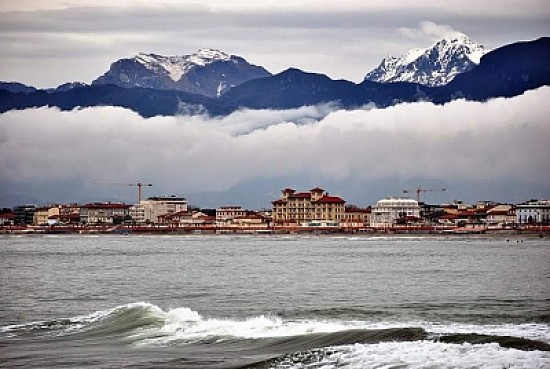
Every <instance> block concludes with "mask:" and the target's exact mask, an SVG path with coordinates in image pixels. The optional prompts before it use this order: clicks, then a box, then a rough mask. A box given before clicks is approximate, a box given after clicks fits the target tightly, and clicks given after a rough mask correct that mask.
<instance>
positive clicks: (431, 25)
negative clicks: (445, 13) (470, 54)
mask: <svg viewBox="0 0 550 369" xmlns="http://www.w3.org/2000/svg"><path fill="white" fill-rule="evenodd" d="M399 33H400V34H401V35H402V36H405V37H407V38H411V39H416V40H429V41H430V42H435V41H438V40H441V39H442V38H448V37H453V36H459V35H463V34H464V33H462V32H460V31H457V30H455V29H454V28H453V27H451V26H449V25H446V24H437V23H435V22H431V21H422V22H420V23H419V24H418V27H416V28H407V27H402V28H399Z"/></svg>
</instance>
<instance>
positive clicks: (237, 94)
mask: <svg viewBox="0 0 550 369" xmlns="http://www.w3.org/2000/svg"><path fill="white" fill-rule="evenodd" d="M549 59H550V37H542V38H539V39H537V40H533V41H525V42H518V43H513V44H510V45H505V46H502V47H500V48H498V49H495V50H493V51H491V52H489V53H487V54H485V55H484V56H483V57H481V59H480V63H479V65H476V66H474V67H473V68H472V69H471V70H469V71H467V72H464V73H461V74H459V75H457V76H456V77H455V78H454V79H453V80H452V81H451V82H449V83H448V84H446V85H443V86H439V87H429V86H424V85H421V84H416V83H408V82H393V83H379V82H372V81H369V80H365V81H363V82H361V83H358V84H356V83H353V82H350V81H347V80H333V79H331V78H330V77H328V76H326V75H324V74H320V73H311V72H304V71H301V70H299V69H296V68H289V69H287V70H285V71H283V72H281V73H278V74H275V75H270V76H266V77H262V78H256V79H253V80H249V81H246V82H243V83H241V84H240V85H238V86H235V87H233V88H232V89H230V90H228V91H227V92H226V93H224V94H222V95H221V96H219V97H217V96H211V97H208V96H204V95H201V94H197V93H189V92H185V91H177V90H166V89H154V88H145V87H120V86H118V85H112V84H97V83H96V84H92V85H80V84H71V85H70V86H68V87H70V88H66V89H65V88H61V89H58V90H54V91H47V90H36V91H31V92H29V93H25V92H23V91H19V92H13V91H9V90H7V89H2V88H1V87H0V113H2V112H6V111H8V110H13V109H25V108H30V107H38V106H57V107H59V108H60V109H62V110H71V109H74V108H76V107H91V106H109V105H111V106H120V107H124V108H127V109H131V110H133V111H135V112H137V113H138V114H140V115H142V116H144V117H151V116H156V115H182V114H211V115H227V114H230V113H231V112H234V111H235V110H238V109H290V108H297V107H300V106H304V105H317V104H321V103H328V102H331V103H335V104H336V105H337V106H339V107H341V108H345V109H353V108H357V107H361V106H364V105H367V104H373V105H375V106H376V107H379V108H383V107H387V106H391V105H395V104H398V103H402V102H415V101H430V102H432V103H435V104H443V103H446V102H449V101H452V100H454V99H458V98H464V99H468V100H473V101H485V100H487V99H490V98H495V97H511V96H516V95H519V94H521V93H523V92H525V91H526V90H530V89H535V88H538V87H541V86H544V85H550V66H549V65H548V63H546V62H545V61H546V60H549ZM16 87H20V86H16Z"/></svg>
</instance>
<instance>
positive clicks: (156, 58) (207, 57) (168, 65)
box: [133, 49, 231, 82]
mask: <svg viewBox="0 0 550 369" xmlns="http://www.w3.org/2000/svg"><path fill="white" fill-rule="evenodd" d="M133 59H134V60H135V61H137V62H138V63H140V64H142V65H143V66H145V67H146V68H148V69H151V70H155V71H162V70H164V72H165V73H166V75H167V76H169V77H170V78H171V79H172V80H173V81H174V82H177V81H179V80H180V79H181V77H182V76H183V75H184V74H186V73H187V72H188V71H189V70H191V69H192V68H194V67H197V66H200V67H204V66H206V65H208V64H211V63H214V62H216V61H229V60H231V56H229V55H228V54H226V53H224V52H222V51H219V50H216V49H200V50H199V51H197V52H196V53H194V54H189V55H181V56H180V55H176V56H163V55H158V54H148V53H143V52H141V53H139V54H137V55H136V56H135V57H134V58H133Z"/></svg>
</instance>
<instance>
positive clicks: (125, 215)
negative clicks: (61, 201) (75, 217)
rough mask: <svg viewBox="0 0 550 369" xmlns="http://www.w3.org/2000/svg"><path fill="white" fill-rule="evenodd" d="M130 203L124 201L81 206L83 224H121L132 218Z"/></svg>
mask: <svg viewBox="0 0 550 369" xmlns="http://www.w3.org/2000/svg"><path fill="white" fill-rule="evenodd" d="M129 209H130V205H126V204H123V203H111V202H106V203H98V202H96V203H93V204H86V205H82V206H81V207H80V221H81V223H83V224H121V223H124V222H125V221H127V220H129V219H130V210H129Z"/></svg>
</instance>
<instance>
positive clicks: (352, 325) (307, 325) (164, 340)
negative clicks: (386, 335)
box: [134, 307, 550, 345]
mask: <svg viewBox="0 0 550 369" xmlns="http://www.w3.org/2000/svg"><path fill="white" fill-rule="evenodd" d="M155 311H156V312H157V313H158V314H159V315H160V316H161V317H162V319H164V321H165V324H164V325H163V326H162V328H160V330H159V329H158V328H150V329H146V330H143V331H141V332H139V334H138V335H137V336H135V337H134V338H137V339H138V340H139V341H141V343H142V344H153V345H164V344H171V343H173V342H183V343H185V342H189V343H190V342H198V341H202V340H212V339H213V340H216V341H223V340H226V339H260V338H274V337H292V336H300V335H306V334H311V333H335V332H340V331H345V330H350V329H367V330H369V329H370V330H374V329H376V330H380V329H395V328H422V329H424V330H425V331H426V332H427V333H428V334H429V335H431V336H433V337H434V338H436V337H437V336H441V335H447V334H457V333H475V334H482V335H494V336H511V337H519V338H526V339H532V340H537V341H542V342H546V343H550V325H547V324H535V323H532V324H502V325H475V324H462V323H452V324H436V323H430V322H365V321H330V320H305V319H304V320H283V319H281V318H280V317H277V316H272V315H260V316H256V317H250V318H246V319H229V318H226V319H223V318H204V317H202V316H201V315H200V314H199V313H198V312H196V311H193V310H191V309H189V308H177V309H172V310H169V311H167V312H164V311H162V310H161V309H160V308H158V307H156V310H155Z"/></svg>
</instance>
